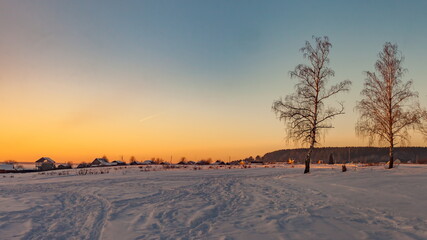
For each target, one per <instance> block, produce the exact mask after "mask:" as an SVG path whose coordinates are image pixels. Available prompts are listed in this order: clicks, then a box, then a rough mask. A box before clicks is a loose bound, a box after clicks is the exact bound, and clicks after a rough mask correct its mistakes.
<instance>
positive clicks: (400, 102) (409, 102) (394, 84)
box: [356, 42, 420, 168]
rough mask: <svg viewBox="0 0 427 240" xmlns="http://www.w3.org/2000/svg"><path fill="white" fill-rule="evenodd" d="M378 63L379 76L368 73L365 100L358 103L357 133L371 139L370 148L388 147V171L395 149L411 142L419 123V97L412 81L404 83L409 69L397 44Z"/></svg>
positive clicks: (392, 45)
mask: <svg viewBox="0 0 427 240" xmlns="http://www.w3.org/2000/svg"><path fill="white" fill-rule="evenodd" d="M378 58H379V59H378V60H377V62H376V63H375V70H376V71H377V72H369V71H367V72H366V80H365V83H364V88H363V90H362V91H361V95H362V96H363V99H362V100H361V101H359V102H358V103H357V106H356V110H358V112H359V113H360V118H359V121H358V122H357V124H356V133H357V134H358V135H360V136H362V137H368V138H369V142H370V144H372V143H373V142H374V141H376V140H378V141H379V142H380V143H381V142H386V143H387V144H388V146H389V159H390V161H389V168H393V161H394V153H393V149H394V146H396V145H397V144H399V143H403V142H407V141H409V137H408V130H409V128H410V127H415V126H416V125H417V124H418V123H419V117H420V116H419V114H420V111H419V110H417V100H418V93H417V92H415V91H412V90H411V88H412V84H413V82H412V80H409V81H403V80H402V77H403V75H404V73H405V72H406V69H404V68H403V67H402V62H403V60H404V58H403V56H402V54H401V53H400V51H398V49H397V45H396V44H391V43H389V42H387V43H385V44H384V47H383V50H382V51H381V52H380V53H379V54H378Z"/></svg>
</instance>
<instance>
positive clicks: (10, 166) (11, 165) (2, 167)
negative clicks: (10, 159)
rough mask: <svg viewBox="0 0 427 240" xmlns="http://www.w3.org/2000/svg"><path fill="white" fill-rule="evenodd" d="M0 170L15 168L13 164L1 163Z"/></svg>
mask: <svg viewBox="0 0 427 240" xmlns="http://www.w3.org/2000/svg"><path fill="white" fill-rule="evenodd" d="M0 170H15V168H14V167H13V164H0Z"/></svg>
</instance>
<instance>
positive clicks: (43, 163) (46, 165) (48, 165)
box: [36, 157, 55, 170]
mask: <svg viewBox="0 0 427 240" xmlns="http://www.w3.org/2000/svg"><path fill="white" fill-rule="evenodd" d="M36 168H37V169H39V170H52V169H55V161H53V160H52V159H51V158H48V157H42V158H40V159H39V160H37V161H36Z"/></svg>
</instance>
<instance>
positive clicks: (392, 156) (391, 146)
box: [388, 143, 394, 169]
mask: <svg viewBox="0 0 427 240" xmlns="http://www.w3.org/2000/svg"><path fill="white" fill-rule="evenodd" d="M389 156H390V160H389V165H388V168H389V169H391V168H393V162H394V153H393V143H392V144H391V145H390V151H389Z"/></svg>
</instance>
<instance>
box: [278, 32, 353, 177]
mask: <svg viewBox="0 0 427 240" xmlns="http://www.w3.org/2000/svg"><path fill="white" fill-rule="evenodd" d="M313 39H314V44H313V45H312V44H311V43H310V42H309V41H307V42H306V43H305V46H304V47H303V48H301V49H300V51H301V52H302V53H303V57H304V59H307V60H308V64H299V65H297V66H296V67H295V69H294V70H293V71H291V72H290V76H291V78H294V79H297V84H296V85H295V92H294V93H293V94H290V95H287V96H286V97H285V99H279V100H276V101H274V102H273V106H272V109H273V111H274V112H275V113H276V116H277V117H278V118H279V119H280V120H281V121H284V122H285V126H286V129H287V137H288V139H290V140H293V141H296V142H302V143H304V144H308V145H309V148H308V151H307V155H306V158H305V169H304V173H309V172H310V160H311V154H312V152H313V149H314V148H315V146H316V145H317V144H318V142H319V138H320V133H321V131H323V130H325V129H329V128H332V124H331V120H333V119H334V118H335V117H336V116H338V115H340V114H344V105H343V103H342V102H339V103H338V106H336V107H332V106H329V105H326V101H327V100H328V99H329V98H331V97H332V96H334V95H336V94H338V93H340V92H346V91H349V88H350V85H351V82H350V81H349V80H345V81H342V82H340V83H338V84H336V85H333V86H331V87H327V83H328V81H329V79H330V78H331V77H333V76H334V75H335V73H334V71H333V70H332V69H331V68H329V67H328V64H329V53H330V49H331V47H332V44H331V43H330V42H329V38H328V37H326V36H325V37H323V38H322V37H313Z"/></svg>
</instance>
